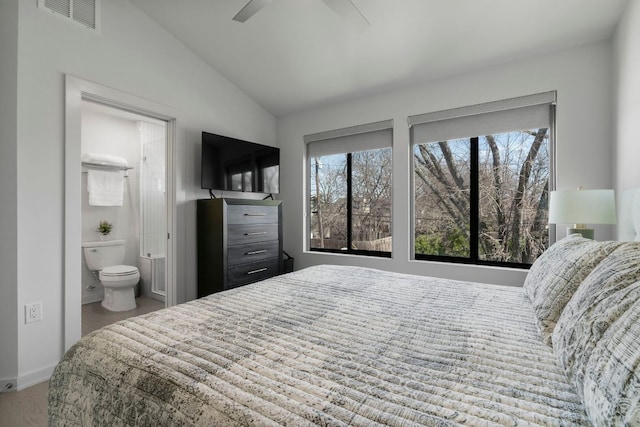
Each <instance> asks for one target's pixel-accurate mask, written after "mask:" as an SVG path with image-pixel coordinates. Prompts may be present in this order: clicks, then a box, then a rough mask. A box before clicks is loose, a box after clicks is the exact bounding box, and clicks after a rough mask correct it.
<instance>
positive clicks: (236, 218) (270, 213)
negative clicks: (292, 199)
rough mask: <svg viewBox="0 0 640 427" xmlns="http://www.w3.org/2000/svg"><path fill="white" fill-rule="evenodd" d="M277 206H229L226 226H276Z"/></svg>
mask: <svg viewBox="0 0 640 427" xmlns="http://www.w3.org/2000/svg"><path fill="white" fill-rule="evenodd" d="M277 223H278V206H255V205H229V206H227V224H229V225H231V224H277Z"/></svg>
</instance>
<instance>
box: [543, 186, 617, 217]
mask: <svg viewBox="0 0 640 427" xmlns="http://www.w3.org/2000/svg"><path fill="white" fill-rule="evenodd" d="M549 223H551V224H615V223H616V202H615V195H614V192H613V190H561V191H552V192H551V194H550V196H549Z"/></svg>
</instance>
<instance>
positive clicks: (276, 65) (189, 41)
mask: <svg viewBox="0 0 640 427" xmlns="http://www.w3.org/2000/svg"><path fill="white" fill-rule="evenodd" d="M130 1H131V2H132V3H133V4H134V5H136V6H137V7H138V8H139V9H141V10H142V11H143V12H144V13H146V14H147V15H148V16H149V17H151V18H152V19H153V20H155V21H156V22H157V23H158V24H160V25H161V26H162V27H164V28H165V29H166V30H167V31H169V32H170V33H171V34H173V35H174V36H175V37H176V38H177V39H178V40H180V41H181V42H182V43H183V44H185V45H186V46H187V47H189V48H190V49H191V50H192V51H193V52H195V53H196V54H197V55H198V56H199V57H201V58H202V59H203V60H204V61H206V62H207V63H209V64H210V65H211V66H212V67H213V68H214V69H216V70H217V71H218V72H220V73H221V74H222V75H224V76H225V77H226V78H228V79H229V80H230V81H232V82H233V83H234V84H235V85H237V86H238V87H239V88H240V89H242V90H243V91H244V92H245V93H247V94H248V95H249V96H251V97H252V98H253V99H255V100H256V101H257V102H258V103H259V104H261V105H262V106H263V107H264V108H266V109H267V110H269V111H270V112H271V113H273V114H274V115H276V116H282V115H286V114H289V113H292V112H296V111H301V110H306V109H310V108H314V107H318V106H322V105H328V104H331V103H335V102H339V101H343V100H345V99H349V98H355V97H361V96H365V95H369V94H373V93H379V92H383V91H387V90H391V89H394V88H399V87H406V86H409V85H413V84H417V83H421V82H426V81H429V80H434V79H438V78H442V77H443V76H447V75H454V74H458V73H464V72H467V71H472V70H476V69H480V68H483V67H487V66H489V65H491V64H496V63H505V62H509V61H512V60H516V59H519V58H525V57H528V56H532V55H538V54H541V53H545V52H550V51H554V50H559V49H563V48H567V47H571V46H576V45H580V44H587V43H591V42H595V41H599V40H606V39H608V38H610V37H611V36H612V34H613V32H614V30H615V26H616V24H617V22H618V20H619V19H620V16H621V14H622V13H623V11H624V8H625V6H626V3H627V0H352V2H353V4H354V5H355V6H357V8H358V9H359V10H360V11H361V12H362V14H363V15H364V16H366V18H367V20H368V21H369V22H370V25H369V26H362V25H357V24H354V23H353V22H352V21H351V20H349V19H346V18H345V17H344V16H342V15H339V14H337V13H335V12H334V11H333V10H332V9H330V8H329V7H327V5H326V4H325V3H324V2H323V1H321V0H273V1H272V2H271V3H270V4H268V5H267V6H266V7H264V8H263V9H261V10H260V11H259V12H258V13H256V14H255V15H254V16H252V17H251V18H250V19H249V20H247V21H246V22H245V23H240V22H236V21H233V20H232V18H233V16H234V15H235V14H236V13H237V12H238V11H239V10H240V9H242V7H243V6H244V5H245V4H246V3H247V1H248V0H188V1H176V0H130ZM549 66H551V67H552V66H553V64H549Z"/></svg>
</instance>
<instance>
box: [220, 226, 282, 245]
mask: <svg viewBox="0 0 640 427" xmlns="http://www.w3.org/2000/svg"><path fill="white" fill-rule="evenodd" d="M279 231H280V227H279V226H278V223H277V222H276V223H272V224H232V225H229V226H228V227H227V242H228V243H229V244H230V245H242V244H245V243H255V242H266V241H269V240H278V238H279V234H278V233H279Z"/></svg>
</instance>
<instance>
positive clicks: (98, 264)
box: [82, 240, 140, 311]
mask: <svg viewBox="0 0 640 427" xmlns="http://www.w3.org/2000/svg"><path fill="white" fill-rule="evenodd" d="M82 251H83V252H84V260H85V262H86V263H87V267H89V270H91V271H98V272H99V274H98V278H99V279H100V283H101V284H102V286H103V287H104V298H103V299H102V306H103V307H104V308H106V309H107V310H110V311H127V310H133V309H134V308H136V296H135V289H134V288H135V286H136V285H137V284H138V281H140V272H139V271H138V268H137V267H134V266H131V265H123V264H122V262H123V261H124V253H125V241H124V240H108V241H104V242H84V243H83V244H82Z"/></svg>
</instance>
